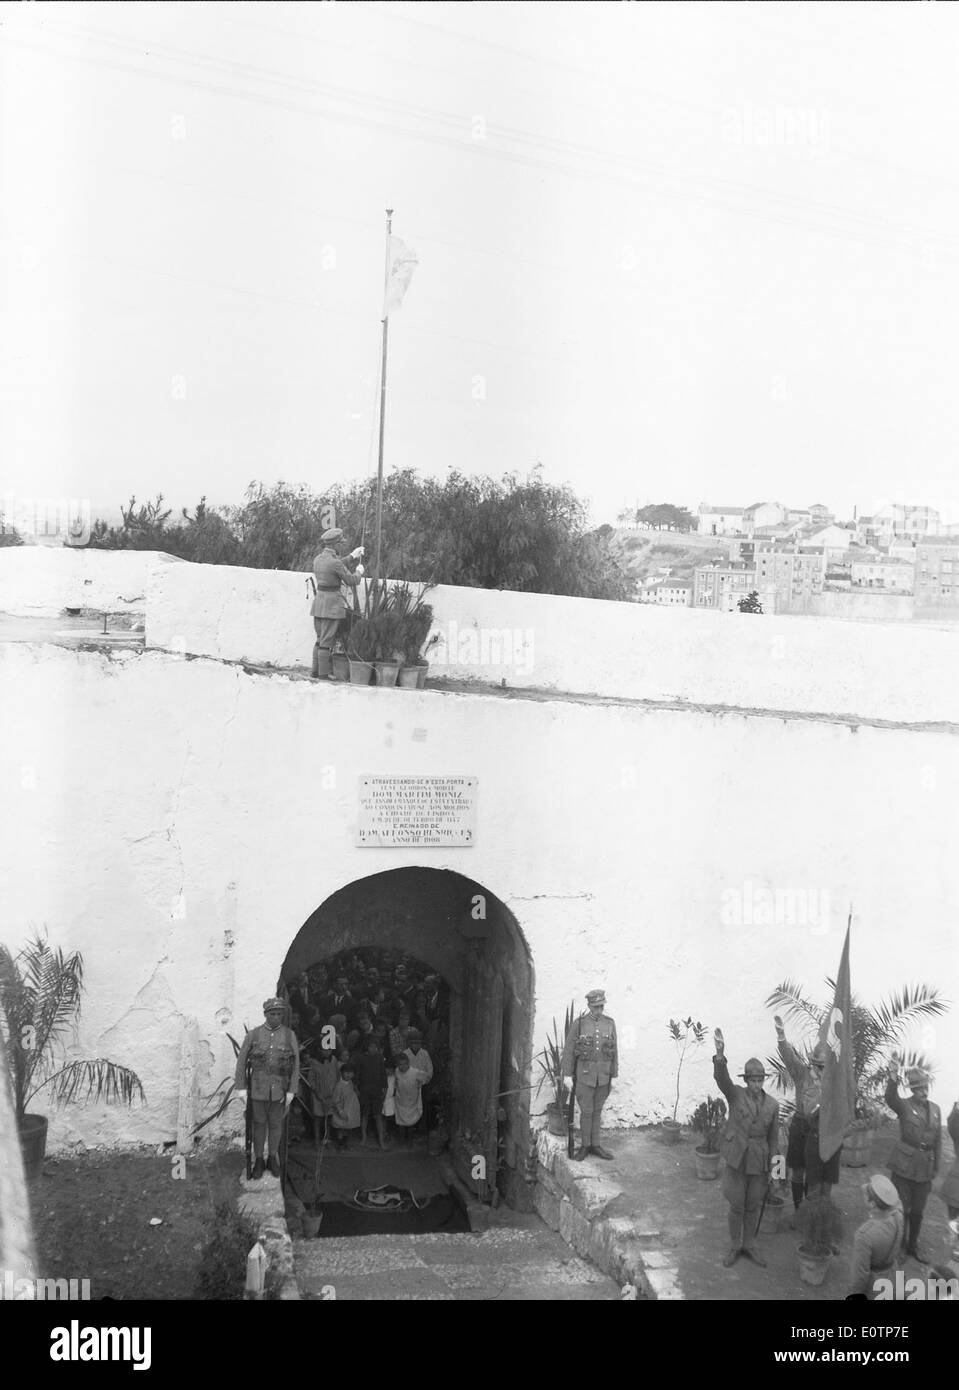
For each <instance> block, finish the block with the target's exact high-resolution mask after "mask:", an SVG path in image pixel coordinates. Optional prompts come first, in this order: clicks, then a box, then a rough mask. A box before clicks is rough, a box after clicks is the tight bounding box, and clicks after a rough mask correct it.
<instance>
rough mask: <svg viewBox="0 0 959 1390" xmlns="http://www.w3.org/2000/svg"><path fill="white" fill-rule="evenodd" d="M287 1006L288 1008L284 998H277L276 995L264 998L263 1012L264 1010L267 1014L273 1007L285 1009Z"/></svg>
mask: <svg viewBox="0 0 959 1390" xmlns="http://www.w3.org/2000/svg"><path fill="white" fill-rule="evenodd" d="M285 1008H286V1005H285V1004H284V1002H283V1000H282V999H277V997H276V995H274V996H273V998H272V999H264V1000H263V1012H264V1013H265V1014H267V1013H269V1012H270V1010H271V1009H285Z"/></svg>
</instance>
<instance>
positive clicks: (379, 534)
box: [373, 208, 393, 583]
mask: <svg viewBox="0 0 959 1390" xmlns="http://www.w3.org/2000/svg"><path fill="white" fill-rule="evenodd" d="M392 227H393V209H392V208H387V209H386V269H385V271H384V274H383V360H382V363H381V366H380V449H379V457H378V460H377V465H376V552H375V559H374V561H373V579H374V581H375V582H376V583H378V582H379V578H380V550H381V547H382V541H383V431H384V428H385V425H386V343H387V337H388V334H389V327H390V316H389V312H388V309H387V293H388V291H389V286H390V232H391V230H392Z"/></svg>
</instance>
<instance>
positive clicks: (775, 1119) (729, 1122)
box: [713, 1056, 779, 1173]
mask: <svg viewBox="0 0 959 1390" xmlns="http://www.w3.org/2000/svg"><path fill="white" fill-rule="evenodd" d="M713 1076H714V1078H715V1080H716V1085H717V1086H718V1087H719V1089H720V1090H721V1091H722V1093H723V1095H724V1096H725V1097H726V1100H727V1101H728V1103H729V1115H728V1117H727V1119H726V1124H725V1126H724V1128H723V1132H722V1136H721V1138H720V1141H719V1152H720V1153H721V1154H722V1156H723V1158H724V1159H725V1160H726V1163H727V1164H728V1166H729V1167H730V1168H742V1169H743V1171H744V1172H745V1173H768V1172H769V1161H770V1159H771V1157H772V1155H773V1154H774V1153H775V1152H776V1146H777V1144H778V1143H779V1106H778V1104H777V1103H776V1101H774V1100H773V1098H772V1096H767V1094H766V1092H765V1091H762V1092H760V1094H759V1096H758V1098H757V1099H756V1100H754V1099H753V1098H752V1096H751V1095H750V1094H749V1090H748V1088H747V1087H745V1086H736V1085H734V1084H733V1082H732V1081H731V1080H730V1077H729V1068H728V1066H727V1063H726V1058H725V1057H724V1056H723V1057H714V1058H713Z"/></svg>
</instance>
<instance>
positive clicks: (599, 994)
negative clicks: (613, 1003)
mask: <svg viewBox="0 0 959 1390" xmlns="http://www.w3.org/2000/svg"><path fill="white" fill-rule="evenodd" d="M586 1002H587V1004H605V1003H606V991H605V990H604V989H591V990H590V991H589V993H588V994H587V996H586Z"/></svg>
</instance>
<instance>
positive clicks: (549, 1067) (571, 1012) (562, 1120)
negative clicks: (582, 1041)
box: [536, 1001, 576, 1138]
mask: <svg viewBox="0 0 959 1390" xmlns="http://www.w3.org/2000/svg"><path fill="white" fill-rule="evenodd" d="M575 1012H576V1005H575V1003H574V1002H573V1001H570V1003H569V1004H568V1005H567V1008H566V1017H565V1019H564V1021H563V1035H562V1037H560V1034H559V1030H558V1029H557V1027H556V1020H555V1018H554V1019H553V1035H552V1037H548V1038H547V1040H546V1046H545V1047H544V1048H543V1050H542V1052H541V1053H540V1054H539V1056H538V1057H537V1058H536V1061H537V1064H538V1066H539V1069H540V1078H539V1084H538V1085H537V1087H536V1094H537V1095H539V1093H540V1091H541V1090H542V1088H543V1086H544V1084H548V1085H549V1088H550V1091H551V1092H552V1096H553V1099H552V1100H551V1101H550V1102H549V1104H548V1105H547V1107H546V1128H547V1129H548V1130H549V1132H550V1134H555V1135H556V1136H557V1137H558V1138H566V1137H567V1135H568V1134H569V1123H568V1120H567V1113H568V1107H569V1087H568V1086H567V1085H566V1082H565V1081H564V1079H563V1050H564V1048H565V1046H566V1039H567V1037H568V1036H569V1030H570V1028H572V1026H573V1019H574V1016H575Z"/></svg>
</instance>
